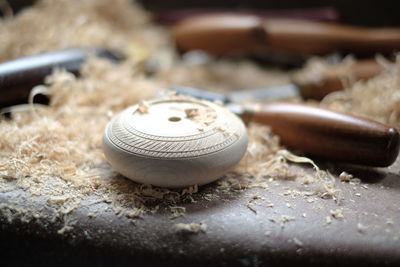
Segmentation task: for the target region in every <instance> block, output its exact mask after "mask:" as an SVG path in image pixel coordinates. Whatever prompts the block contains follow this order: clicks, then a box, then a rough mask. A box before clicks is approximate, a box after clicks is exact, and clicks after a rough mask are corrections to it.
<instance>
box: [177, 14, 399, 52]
mask: <svg viewBox="0 0 400 267" xmlns="http://www.w3.org/2000/svg"><path fill="white" fill-rule="evenodd" d="M173 36H174V39H175V41H176V44H177V47H178V48H179V49H180V50H183V51H187V50H203V51H206V52H209V53H211V54H216V55H227V54H248V53H255V52H262V51H263V50H268V51H271V50H272V51H277V52H287V53H291V54H301V55H308V54H319V55H324V54H327V53H332V52H335V51H340V52H344V53H353V54H358V55H374V54H375V53H383V54H389V53H392V52H394V51H396V50H399V48H400V29H388V28H381V29H371V28H363V27H351V26H345V25H337V24H328V23H322V22H315V21H305V20H293V19H266V20H263V19H260V18H258V17H256V16H252V15H234V14H216V15H204V16H197V17H193V18H190V19H187V20H184V21H182V22H181V23H179V24H178V25H177V26H175V27H174V28H173Z"/></svg>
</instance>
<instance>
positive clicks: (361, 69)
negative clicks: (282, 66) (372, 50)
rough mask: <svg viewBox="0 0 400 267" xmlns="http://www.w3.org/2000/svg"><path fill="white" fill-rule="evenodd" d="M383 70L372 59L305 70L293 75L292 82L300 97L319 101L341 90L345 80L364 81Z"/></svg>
mask: <svg viewBox="0 0 400 267" xmlns="http://www.w3.org/2000/svg"><path fill="white" fill-rule="evenodd" d="M384 69H385V67H384V66H383V65H381V64H379V63H378V62H377V61H376V60H374V59H370V60H359V61H354V62H351V63H349V64H348V63H345V64H340V65H337V66H332V67H327V68H326V69H322V70H321V69H318V70H309V69H307V68H305V69H302V70H300V71H297V72H295V73H293V75H292V82H293V83H294V84H296V85H297V86H298V87H299V89H300V94H301V96H302V97H304V98H313V99H317V100H320V99H322V98H323V97H325V96H326V95H328V94H329V93H332V92H334V91H339V90H343V89H344V86H345V85H346V84H344V81H345V80H350V81H353V82H357V81H365V80H368V79H370V78H373V77H375V76H376V75H378V74H380V73H381V72H382V71H384ZM348 85H349V86H351V84H348Z"/></svg>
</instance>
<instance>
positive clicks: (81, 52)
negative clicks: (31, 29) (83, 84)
mask: <svg viewBox="0 0 400 267" xmlns="http://www.w3.org/2000/svg"><path fill="white" fill-rule="evenodd" d="M89 55H96V56H98V57H101V58H104V59H107V60H111V61H114V62H115V61H119V60H121V58H122V55H120V54H119V53H117V52H115V51H111V50H109V49H106V48H100V47H99V48H75V49H66V50H60V51H54V52H47V53H43V54H39V55H34V56H28V57H22V58H18V59H14V60H10V61H7V62H3V63H1V64H0V89H1V94H2V97H1V98H0V108H4V107H8V106H12V105H15V104H21V103H27V102H28V96H29V92H30V90H31V89H32V87H34V86H36V85H39V84H43V82H44V78H45V77H46V76H47V75H49V74H50V73H51V72H52V71H53V70H54V69H57V68H58V69H64V70H67V71H69V72H72V73H74V74H75V75H76V74H79V71H80V69H81V66H82V64H83V63H84V62H85V60H86V59H87V57H88V56H89Z"/></svg>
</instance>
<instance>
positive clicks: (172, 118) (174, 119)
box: [168, 117, 181, 121]
mask: <svg viewBox="0 0 400 267" xmlns="http://www.w3.org/2000/svg"><path fill="white" fill-rule="evenodd" d="M168 120H169V121H180V120H181V118H179V117H170V118H169V119H168Z"/></svg>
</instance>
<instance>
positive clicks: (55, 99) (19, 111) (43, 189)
mask: <svg viewBox="0 0 400 267" xmlns="http://www.w3.org/2000/svg"><path fill="white" fill-rule="evenodd" d="M0 32H1V33H2V42H0V61H3V60H7V59H12V58H17V57H21V56H25V55H33V54H37V53H40V52H44V51H53V50H57V49H63V48H70V47H78V46H106V47H110V48H114V49H118V50H122V51H124V52H125V53H127V55H128V59H127V60H126V61H124V62H123V63H121V64H114V63H110V62H107V61H104V60H101V59H98V58H90V59H89V61H88V62H87V63H86V64H85V66H84V67H83V70H82V74H81V76H80V77H75V76H74V75H73V74H71V73H67V72H65V71H63V70H57V71H55V72H54V73H53V74H52V75H50V76H49V77H47V78H46V81H45V84H44V85H42V86H40V87H36V88H34V89H33V91H32V95H35V94H37V93H42V94H43V93H46V94H49V95H50V97H51V102H50V104H49V106H41V105H28V106H26V107H24V108H21V107H15V108H13V109H11V110H13V112H12V120H6V119H5V118H2V119H1V120H0V191H1V192H2V193H6V192H13V191H16V190H23V191H24V192H25V193H27V194H28V195H29V196H31V197H32V198H34V197H37V198H42V199H44V201H45V203H46V208H48V209H50V210H51V212H48V213H45V212H40V211H39V212H37V211H32V210H30V209H29V208H27V207H24V206H23V205H22V204H21V203H22V202H24V200H23V199H21V202H18V203H7V204H2V205H0V213H1V214H2V215H3V216H5V217H6V218H7V219H8V220H9V221H12V220H13V219H15V218H17V217H18V218H19V219H21V220H23V221H30V220H34V219H37V218H45V219H46V220H49V221H56V220H60V221H62V222H63V223H62V225H61V227H60V229H59V231H58V233H60V234H65V233H68V232H69V231H71V230H72V229H73V227H74V224H75V222H76V221H75V220H74V218H73V215H72V214H73V212H74V210H76V209H79V208H82V207H84V206H91V205H98V204H104V203H105V204H107V210H110V211H111V212H114V213H115V214H116V215H117V216H121V217H122V216H123V217H126V218H127V219H131V220H134V219H137V218H140V217H142V216H144V215H146V214H148V213H155V212H160V213H161V212H162V211H167V212H168V216H170V217H171V218H177V217H180V216H184V214H185V212H186V209H185V208H184V207H182V205H183V204H184V203H190V202H194V201H196V200H197V199H205V200H207V201H210V200H212V199H214V198H215V196H216V195H217V193H218V194H222V193H230V192H243V191H245V190H247V189H250V188H260V189H262V190H268V187H269V185H270V184H272V183H274V181H276V180H279V179H287V180H296V181H299V182H300V184H302V185H304V186H308V185H310V184H312V185H314V187H307V191H306V194H311V195H313V196H318V197H320V198H328V199H330V198H335V194H336V193H337V191H336V190H335V181H334V179H333V178H332V177H331V176H330V175H329V174H328V173H326V172H324V171H321V170H318V168H317V167H316V165H315V164H313V163H312V162H311V161H309V160H308V159H304V158H302V159H301V160H299V158H297V157H295V156H293V155H291V154H288V153H289V152H283V151H285V150H283V148H282V147H281V146H280V144H279V138H278V137H277V136H275V135H273V134H272V133H271V131H270V129H269V128H268V127H266V126H261V125H257V124H250V125H249V126H248V134H249V146H248V151H247V153H246V155H245V157H244V158H243V160H242V161H241V162H240V163H239V164H238V166H237V167H236V168H235V169H234V170H233V171H232V172H230V173H228V174H227V175H226V176H225V177H224V178H223V179H221V180H219V181H218V182H217V183H215V184H213V185H211V186H209V187H208V191H207V190H205V191H204V192H203V190H202V189H199V188H197V186H194V187H190V188H186V189H182V190H169V189H165V188H156V187H152V186H149V185H139V184H136V183H133V182H131V181H129V180H127V179H125V178H123V177H121V176H120V175H118V174H117V173H115V172H114V171H113V169H112V168H111V167H110V166H109V165H108V164H107V163H106V161H105V159H104V156H103V153H102V149H101V138H102V134H103V130H104V127H105V125H106V123H107V122H108V121H109V120H110V119H111V117H112V116H114V115H115V114H117V113H118V112H120V111H121V110H123V109H125V108H126V107H128V106H130V105H132V104H136V103H139V102H140V101H143V100H145V99H148V98H151V97H152V96H154V95H155V94H157V93H158V91H157V90H158V88H164V87H165V85H167V86H168V85H172V84H182V85H190V86H193V87H200V88H204V89H209V90H216V91H227V90H238V89H245V88H257V87H265V86H272V85H278V84H282V83H285V82H287V81H288V79H289V78H288V75H287V74H286V73H285V72H283V71H278V70H274V69H263V68H260V67H259V66H256V65H255V64H253V63H250V62H248V61H240V62H239V61H235V62H230V61H216V62H205V63H202V64H191V63H190V62H188V61H187V60H186V61H185V60H180V59H179V58H178V57H177V55H176V54H175V52H174V48H173V44H172V42H171V40H170V38H169V36H168V34H167V31H166V30H165V29H163V28H160V27H158V26H155V25H154V24H151V23H150V22H149V14H147V13H146V12H145V11H144V10H142V8H141V7H140V6H138V5H137V4H135V3H132V1H130V0H117V1H114V2H113V4H112V5H110V4H109V1H106V0H88V1H78V0H61V1H60V0H58V1H55V0H42V1H39V2H38V3H37V4H36V5H35V6H34V7H32V8H28V9H26V10H25V11H23V12H22V13H21V14H19V15H18V16H16V17H14V18H8V19H7V20H2V21H1V22H0ZM16 33H17V34H16ZM38 33H40V34H38ZM150 62H153V63H154V62H156V64H155V65H154V64H153V65H152V69H151V75H149V68H148V67H149V65H151V64H150ZM154 66H156V67H154ZM396 66H397V65H396ZM399 85H400V75H398V70H397V67H396V68H395V69H394V70H392V71H390V72H387V73H384V74H382V75H380V76H378V77H376V78H375V79H373V80H372V81H370V82H368V83H357V84H356V85H355V86H354V87H353V88H351V89H348V90H346V91H344V92H341V93H338V94H335V96H328V97H327V98H326V99H325V100H324V101H323V103H322V105H324V106H328V107H331V108H334V109H337V110H345V111H349V112H352V113H355V114H360V115H364V116H367V117H370V118H374V119H378V120H380V121H382V122H387V123H389V124H391V125H393V126H400V119H399V117H398V111H399V110H398V109H399V107H400V105H399V99H400V97H399V95H400V94H399V92H400V86H399ZM382 88H383V89H382ZM380 90H385V94H383V93H381V91H380ZM360 96H361V97H360ZM141 103H145V102H141ZM143 112H146V108H145V106H144V108H143ZM189 116H191V115H190V114H189ZM290 161H295V162H306V163H311V164H313V166H314V168H315V169H317V171H316V172H315V173H314V174H310V173H306V172H304V171H299V169H298V168H294V167H293V166H292V165H291V164H290ZM346 179H347V178H346ZM348 180H349V181H351V180H352V179H350V178H349V179H348ZM293 194H294V193H293ZM299 195H300V196H304V194H303V192H301V191H298V192H297V193H296V196H299ZM308 196H309V195H307V197H308ZM91 198H94V199H93V200H92V199H91ZM249 203H250V205H252V203H251V202H249ZM267 206H268V207H271V208H272V207H273V204H272V203H270V204H268V205H267ZM252 207H254V206H252ZM249 208H250V207H249ZM254 211H255V210H254ZM102 212H104V209H100V208H99V209H98V210H97V211H94V212H91V213H90V214H88V216H89V217H95V216H97V214H99V213H102ZM271 220H274V221H277V220H276V219H273V218H271ZM292 220H294V217H290V216H282V218H281V222H282V223H286V222H289V221H292ZM177 229H178V230H179V229H183V230H184V231H191V232H193V231H195V232H196V231H197V232H198V231H205V230H206V225H205V224H179V226H177ZM196 229H197V230H196Z"/></svg>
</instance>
